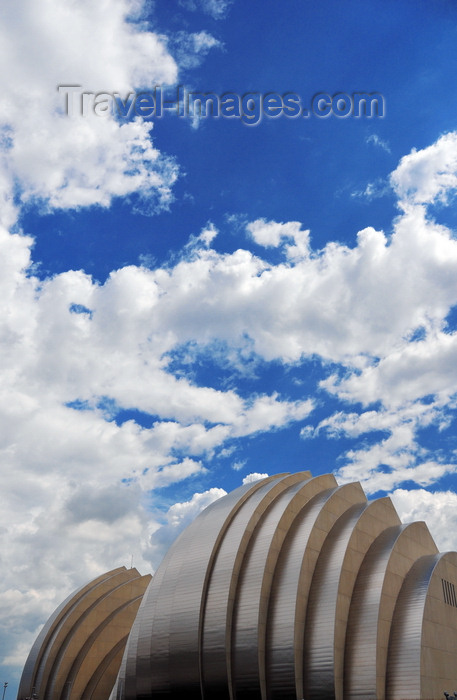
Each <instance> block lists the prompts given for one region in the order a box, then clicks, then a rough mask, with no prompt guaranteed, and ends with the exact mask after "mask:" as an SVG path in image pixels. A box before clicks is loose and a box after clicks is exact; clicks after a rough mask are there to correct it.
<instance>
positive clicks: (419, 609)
mask: <svg viewBox="0 0 457 700" xmlns="http://www.w3.org/2000/svg"><path fill="white" fill-rule="evenodd" d="M442 556H443V555H442V554H434V555H428V556H424V557H421V558H420V559H418V560H417V561H416V563H415V564H414V566H413V567H412V568H411V570H410V571H409V573H408V575H407V576H406V578H405V581H404V583H403V586H402V588H401V591H400V595H399V596H398V600H397V604H396V606H395V614H394V619H393V622H392V628H391V634H390V642H389V655H388V662H387V678H386V698H387V700H402V699H403V698H418V699H419V700H420V699H421V698H422V695H421V648H422V624H423V618H424V608H425V603H426V599H427V591H428V587H429V584H430V580H431V578H432V575H433V571H434V569H435V567H436V565H437V564H438V562H439V560H440V559H441V557H442ZM443 691H444V689H443Z"/></svg>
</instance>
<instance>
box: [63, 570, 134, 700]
mask: <svg viewBox="0 0 457 700" xmlns="http://www.w3.org/2000/svg"><path fill="white" fill-rule="evenodd" d="M135 583H137V586H135ZM131 587H132V590H131V591H130V592H129V597H130V596H132V598H131V599H130V600H127V601H125V600H123V599H122V598H123V596H122V591H118V595H117V596H116V595H114V594H113V596H111V597H110V598H111V599H107V600H104V601H103V603H101V605H100V606H97V608H95V609H94V610H93V611H92V615H90V616H88V618H87V619H86V620H85V625H84V628H82V629H80V630H76V631H75V635H74V639H73V643H72V645H71V646H70V647H69V649H68V652H67V654H66V655H65V657H64V659H62V662H61V663H60V665H59V667H58V669H57V671H56V673H55V674H54V682H53V684H52V686H51V687H50V696H51V697H53V698H57V697H60V698H62V700H80V698H81V696H82V694H83V692H84V688H85V686H86V685H87V679H88V678H91V677H92V676H93V674H94V673H95V672H96V670H97V667H98V666H99V663H100V659H101V657H104V656H105V655H106V652H108V650H111V649H112V648H113V647H115V646H116V645H117V644H118V643H119V642H120V640H122V639H124V640H126V632H127V631H129V630H130V629H131V627H132V624H133V621H134V619H135V617H136V613H137V611H138V607H139V604H140V601H141V598H142V596H143V593H144V587H143V586H142V581H141V579H139V580H138V581H133V582H132V584H131ZM100 618H101V622H99V624H97V622H98V621H99V620H100ZM88 630H93V631H92V632H91V633H90V635H89V636H87V633H88ZM78 632H79V633H78ZM82 642H83V643H82ZM98 650H99V651H98ZM114 681H115V676H114V677H113V678H112V681H111V687H110V688H109V690H111V688H112V686H113V685H114ZM65 686H66V687H67V689H68V690H67V692H65V693H64V692H63V689H64V687H65Z"/></svg>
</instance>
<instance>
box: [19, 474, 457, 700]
mask: <svg viewBox="0 0 457 700" xmlns="http://www.w3.org/2000/svg"><path fill="white" fill-rule="evenodd" d="M456 589H457V554H456V553H455V552H450V553H439V552H438V550H437V547H436V545H435V543H434V541H433V539H432V537H431V535H430V533H429V531H428V529H427V527H426V525H425V524H424V523H422V522H416V523H410V524H403V523H401V521H400V519H399V517H398V514H397V513H396V511H395V508H394V507H393V504H392V502H391V500H390V499H389V498H380V499H378V500H375V501H372V502H368V501H367V498H366V496H365V494H364V492H363V490H362V488H361V486H360V484H358V483H352V484H344V485H341V486H339V485H338V484H337V482H336V481H335V478H334V477H333V475H331V474H327V475H322V476H317V477H315V478H312V476H311V474H310V473H309V472H301V473H298V474H280V475H276V476H273V477H268V478H266V479H263V480H260V481H258V482H255V483H251V484H247V485H245V486H242V487H240V488H239V489H236V490H235V491H233V492H232V493H230V494H228V495H227V496H225V497H224V498H221V499H219V500H218V501H215V502H214V503H213V504H211V505H210V506H209V507H208V508H206V509H205V510H204V511H203V512H202V513H201V514H200V515H199V516H198V517H197V518H196V519H195V520H194V522H193V523H191V524H190V525H189V526H188V528H187V529H186V530H185V531H184V532H183V533H182V534H181V536H180V537H179V538H178V539H177V540H176V542H175V543H174V544H173V545H172V546H171V547H170V549H169V551H168V553H167V554H166V556H165V558H164V560H163V562H162V563H161V565H160V567H159V568H158V570H157V572H156V574H155V576H154V577H153V579H152V580H151V582H150V583H149V585H148V587H147V589H146V591H145V593H144V596H143V599H142V604H141V606H140V608H139V610H138V613H137V615H136V617H135V620H134V622H133V625H132V628H131V632H130V635H129V638H128V641H127V643H126V644H125V649H124V651H123V655H122V661H120V657H117V658H118V662H119V665H118V669H119V670H118V673H117V678H116V681H115V683H114V687H113V689H112V691H111V700H146V699H149V698H154V699H159V698H160V699H161V700H165V699H167V700H175V699H176V700H177V699H180V700H181V699H182V700H184V698H185V699H186V700H193V699H195V700H197V699H198V700H200V699H201V698H204V699H205V700H216V699H217V700H245V699H246V700H247V699H248V698H249V699H253V698H255V699H257V698H258V699H259V700H300V699H301V698H306V699H307V700H327V699H328V698H333V699H334V700H355V699H356V698H357V699H359V700H406V699H409V700H432V699H433V700H434V699H436V700H438V698H443V697H444V695H443V693H444V692H445V691H446V692H450V693H451V695H452V694H453V692H454V690H455V691H456V692H457V598H456ZM48 624H49V623H48ZM37 643H38V640H37ZM35 646H36V645H35ZM38 647H40V643H38ZM34 648H35V647H34ZM32 652H33V650H32ZM35 654H36V651H35ZM63 656H65V651H64V652H63ZM27 664H29V662H27ZM26 669H27V665H26ZM24 673H25V670H24ZM111 678H112V676H111ZM109 682H111V680H110V681H109ZM109 682H107V683H106V686H105V687H108V685H109ZM86 688H87V685H86ZM20 692H21V691H20ZM59 693H60V694H59ZM85 693H86V694H85V695H79V696H78V695H74V696H72V698H73V697H75V698H76V697H84V699H85V700H89V698H91V697H92V696H91V695H90V693H89V692H88V690H86V691H85ZM108 695H109V693H108V694H107V695H106V696H105V698H102V697H97V699H96V700H107V698H108ZM24 697H26V696H24V695H23V694H22V695H21V699H22V698H24ZM68 697H70V696H68ZM66 698H67V696H65V695H64V694H62V689H61V688H60V690H56V691H54V689H53V688H51V687H49V692H47V694H41V695H40V694H39V700H66Z"/></svg>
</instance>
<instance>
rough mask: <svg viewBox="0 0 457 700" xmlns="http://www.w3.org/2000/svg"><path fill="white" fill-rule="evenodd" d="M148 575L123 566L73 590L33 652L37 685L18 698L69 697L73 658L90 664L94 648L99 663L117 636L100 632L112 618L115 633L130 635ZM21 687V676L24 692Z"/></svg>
mask: <svg viewBox="0 0 457 700" xmlns="http://www.w3.org/2000/svg"><path fill="white" fill-rule="evenodd" d="M150 580H151V576H150V575H147V576H140V574H139V573H138V571H137V570H136V569H126V568H125V567H120V568H119V569H115V570H113V571H111V572H108V573H107V574H104V575H102V576H100V577H98V578H97V579H95V581H92V582H91V583H90V584H88V585H87V586H84V587H83V588H81V589H79V590H78V591H76V593H74V594H72V595H71V596H70V597H69V598H68V599H67V600H66V601H65V603H64V604H63V606H60V608H58V609H57V611H56V612H55V613H54V614H53V615H52V616H51V618H50V620H49V621H48V623H47V624H46V625H45V627H44V631H43V632H44V633H43V634H42V635H40V636H39V637H38V639H37V643H38V644H39V643H40V641H41V650H40V651H39V653H38V654H36V655H35V657H36V661H35V666H34V673H33V674H32V679H31V680H32V682H33V685H32V688H31V689H30V692H28V693H27V694H26V695H22V694H20V695H19V697H30V695H31V694H32V693H33V692H35V693H36V694H37V695H38V696H39V697H40V700H59V699H60V698H62V699H64V698H65V699H66V698H69V699H71V698H72V697H73V695H72V692H73V687H72V679H71V678H69V672H70V669H71V666H72V664H74V662H75V659H80V661H81V663H82V664H83V663H87V658H86V651H87V652H88V650H89V648H90V647H91V653H90V659H91V661H92V662H93V663H95V664H97V663H98V662H99V661H100V659H101V658H103V656H104V655H105V654H106V651H107V649H109V648H110V647H111V646H112V643H115V642H116V641H117V639H118V638H117V637H116V635H110V637H113V639H114V637H116V638H115V639H114V641H113V639H111V638H110V639H109V640H108V641H107V643H106V644H105V643H104V642H103V640H101V639H100V638H99V633H100V631H103V630H104V629H105V627H106V626H107V625H109V624H110V622H111V621H112V619H113V618H115V619H116V625H115V627H116V633H117V634H120V635H121V636H123V637H124V638H126V636H127V633H128V631H129V630H130V627H131V625H132V623H133V620H134V618H135V615H136V613H137V610H138V606H139V603H140V600H141V597H142V595H143V594H144V591H145V590H146V587H147V585H148V584H149V581H150ZM125 609H128V614H125V613H123V614H122V615H121V617H119V616H117V615H116V610H122V611H124V610H125ZM119 661H120V658H119ZM117 671H118V668H116V669H115V670H114V671H113V676H112V679H111V680H112V683H114V680H115V676H116V674H117ZM89 675H90V673H89ZM29 680H30V679H29ZM29 680H27V683H28V682H29ZM23 688H24V683H22V681H21V687H20V691H19V692H20V693H22V692H23ZM78 697H79V691H78Z"/></svg>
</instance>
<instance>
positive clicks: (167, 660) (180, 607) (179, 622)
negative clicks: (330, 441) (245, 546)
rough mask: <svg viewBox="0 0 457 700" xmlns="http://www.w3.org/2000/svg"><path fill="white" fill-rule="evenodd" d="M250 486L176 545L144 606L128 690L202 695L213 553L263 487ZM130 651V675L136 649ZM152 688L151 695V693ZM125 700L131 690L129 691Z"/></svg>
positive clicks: (205, 515)
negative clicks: (204, 617)
mask: <svg viewBox="0 0 457 700" xmlns="http://www.w3.org/2000/svg"><path fill="white" fill-rule="evenodd" d="M272 479H273V478H272V477H271V478H269V479H265V480H263V481H261V482H256V483H254V484H247V485H245V486H242V487H240V488H239V489H237V490H236V491H233V492H232V493H230V494H229V495H228V496H226V497H224V498H223V499H220V500H218V501H215V502H214V503H213V504H211V505H210V506H208V508H206V509H205V510H204V511H203V512H202V513H201V514H200V515H199V516H198V518H196V519H195V520H194V522H193V523H191V525H189V527H188V528H187V529H186V530H184V532H183V533H182V534H181V536H180V537H179V538H178V540H177V541H176V542H175V543H174V544H173V545H172V547H171V548H170V550H169V553H168V554H167V556H166V558H165V560H164V561H163V562H162V564H161V565H160V567H159V569H158V570H157V573H156V575H155V576H154V579H153V580H152V582H151V584H150V586H149V588H148V591H147V592H146V595H145V603H144V605H143V606H142V608H141V617H140V620H139V622H138V624H139V629H138V643H137V649H138V650H141V656H140V659H139V660H138V663H137V664H136V673H135V676H134V677H132V676H130V674H128V675H127V677H126V683H125V685H126V688H127V689H129V688H133V687H135V688H138V689H140V688H141V695H138V693H137V696H139V697H143V696H146V695H149V696H150V695H151V693H154V694H155V697H157V698H159V697H161V696H162V695H163V696H164V697H170V696H173V694H175V695H176V696H178V695H179V694H180V693H184V692H185V693H186V696H187V697H188V698H191V697H194V696H195V697H200V692H201V691H200V672H199V671H200V669H199V664H200V659H199V648H200V617H201V610H202V606H204V600H205V597H206V586H207V576H208V572H209V571H210V569H211V562H212V558H213V556H214V551H217V548H218V546H219V542H220V540H221V539H222V538H223V535H224V532H225V530H226V528H227V527H228V525H229V523H230V521H231V519H232V517H233V516H234V514H235V513H236V512H237V510H238V509H239V508H240V507H241V506H242V505H243V503H244V502H245V500H247V499H249V498H250V497H251V496H252V494H254V493H255V492H256V491H257V490H258V489H259V488H260V487H261V485H262V484H264V483H265V482H269V481H272ZM128 646H129V648H128V651H127V663H126V668H127V671H128V669H129V668H131V667H133V666H134V662H133V659H132V664H129V659H130V658H131V656H132V657H133V656H135V654H136V653H137V649H135V648H134V646H133V645H132V648H130V644H129V645H128ZM147 689H148V691H147ZM127 692H128V695H127V697H134V695H133V694H132V696H131V695H130V690H127Z"/></svg>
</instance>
